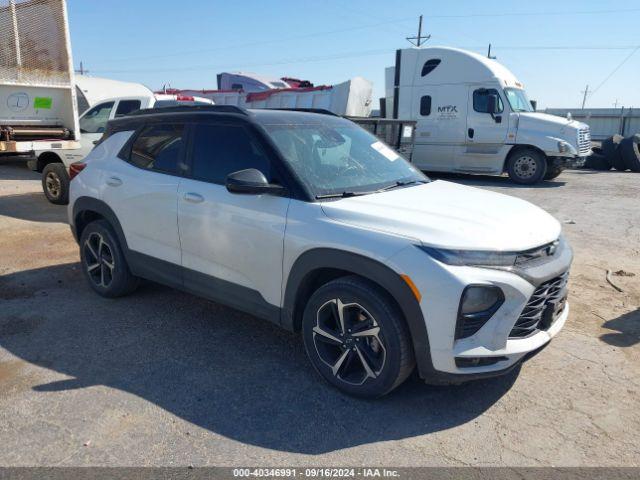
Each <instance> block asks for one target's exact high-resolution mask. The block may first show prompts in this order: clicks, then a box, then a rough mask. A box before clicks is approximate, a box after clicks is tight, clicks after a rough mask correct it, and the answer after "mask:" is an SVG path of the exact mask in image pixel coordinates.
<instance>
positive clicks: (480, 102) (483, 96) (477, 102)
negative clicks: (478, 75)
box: [473, 88, 504, 113]
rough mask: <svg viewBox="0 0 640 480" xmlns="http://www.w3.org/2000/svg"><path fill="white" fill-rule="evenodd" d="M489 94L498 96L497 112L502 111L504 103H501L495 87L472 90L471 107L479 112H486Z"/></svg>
mask: <svg viewBox="0 0 640 480" xmlns="http://www.w3.org/2000/svg"><path fill="white" fill-rule="evenodd" d="M489 95H496V96H497V97H498V112H497V113H502V112H503V111H504V105H503V104H502V98H500V94H499V93H498V91H497V90H496V89H495V88H480V89H478V90H475V91H474V92H473V109H474V110H475V111H476V112H479V113H488V109H487V104H488V103H489V102H488V99H489Z"/></svg>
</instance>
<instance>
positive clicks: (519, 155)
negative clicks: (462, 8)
mask: <svg viewBox="0 0 640 480" xmlns="http://www.w3.org/2000/svg"><path fill="white" fill-rule="evenodd" d="M385 83H386V85H385V102H384V110H385V113H384V115H385V116H386V117H388V118H404V119H412V120H416V122H417V124H416V134H415V145H414V148H413V153H412V157H411V160H412V162H413V163H414V164H415V165H416V166H417V167H419V168H421V169H422V170H426V171H438V172H460V173H478V174H479V173H481V174H489V175H500V174H502V173H504V172H507V173H508V174H509V176H510V177H511V178H512V179H513V180H514V181H515V182H517V183H521V184H533V183H537V182H539V181H541V180H543V179H547V180H548V179H552V178H555V177H557V176H558V175H560V173H561V172H562V170H563V169H565V168H567V167H570V166H581V165H583V164H584V161H585V159H586V157H587V156H588V155H589V154H590V153H591V138H590V133H589V127H588V126H587V125H586V124H584V123H581V122H577V121H573V120H571V119H568V118H563V117H557V116H554V115H548V114H545V113H538V112H535V111H534V108H533V107H532V105H531V102H530V101H529V99H528V98H527V94H526V92H525V90H524V86H523V84H522V83H521V82H520V81H519V80H518V79H517V78H516V77H515V76H514V75H513V74H512V73H511V72H510V71H509V70H508V69H507V68H506V67H504V66H503V65H501V64H500V63H498V62H497V61H495V60H492V59H489V58H487V57H484V56H482V55H478V54H476V53H473V52H469V51H466V50H461V49H456V48H448V47H429V48H407V49H401V50H397V52H396V64H395V67H389V68H387V70H386V71H385Z"/></svg>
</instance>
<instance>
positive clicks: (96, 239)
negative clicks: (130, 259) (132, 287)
mask: <svg viewBox="0 0 640 480" xmlns="http://www.w3.org/2000/svg"><path fill="white" fill-rule="evenodd" d="M82 248H83V253H84V264H85V268H86V269H87V273H88V274H89V278H90V279H91V281H92V282H94V283H95V284H96V285H97V286H99V287H104V288H107V287H108V286H109V285H111V282H112V281H113V275H114V271H115V261H114V258H113V251H112V249H111V247H110V246H109V244H108V243H107V242H106V241H105V239H104V238H103V236H102V235H101V234H99V233H97V232H92V233H91V234H90V235H89V236H88V237H87V239H86V240H85V242H84V245H83V246H82Z"/></svg>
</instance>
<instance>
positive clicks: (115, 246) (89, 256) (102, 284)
mask: <svg viewBox="0 0 640 480" xmlns="http://www.w3.org/2000/svg"><path fill="white" fill-rule="evenodd" d="M80 261H81V264H82V272H83V273H84V276H85V278H86V279H87V281H88V282H89V285H90V286H91V288H92V289H93V290H94V291H95V292H96V293H97V294H98V295H101V296H103V297H108V298H114V297H121V296H124V295H127V294H129V293H131V292H133V291H134V290H135V289H136V288H137V287H138V278H137V277H135V276H133V275H132V274H131V271H130V270H129V266H128V265H127V261H126V259H125V257H124V254H123V253H122V249H121V247H120V243H119V242H118V238H117V237H116V235H115V233H114V232H113V230H112V228H111V225H109V223H108V222H107V221H105V220H96V221H94V222H91V223H90V224H89V225H87V226H86V227H85V228H84V230H83V231H82V235H81V236H80Z"/></svg>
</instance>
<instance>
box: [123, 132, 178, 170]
mask: <svg viewBox="0 0 640 480" xmlns="http://www.w3.org/2000/svg"><path fill="white" fill-rule="evenodd" d="M183 131H184V125H154V126H150V127H146V128H145V129H144V130H142V132H141V133H140V135H138V137H137V138H136V139H135V141H134V142H133V145H132V147H131V156H130V162H131V163H132V164H134V165H135V166H137V167H140V168H144V169H147V170H156V171H159V172H163V173H170V174H178V173H182V172H184V170H185V168H184V163H183V160H182V158H183V151H182V150H183V144H184V142H183V140H182V138H183Z"/></svg>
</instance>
